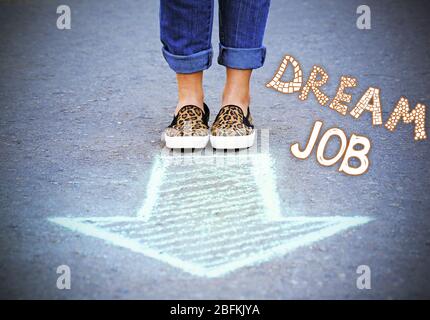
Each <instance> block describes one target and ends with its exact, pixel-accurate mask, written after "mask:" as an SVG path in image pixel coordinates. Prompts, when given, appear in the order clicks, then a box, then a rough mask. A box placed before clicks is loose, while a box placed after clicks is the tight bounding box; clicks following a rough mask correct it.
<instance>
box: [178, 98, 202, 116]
mask: <svg viewBox="0 0 430 320" xmlns="http://www.w3.org/2000/svg"><path fill="white" fill-rule="evenodd" d="M203 101H204V97H203V95H185V96H181V95H180V96H179V98H178V103H177V105H176V110H175V114H176V113H177V112H178V111H179V109H181V108H182V107H183V106H187V105H193V106H197V107H199V108H200V109H202V110H204V107H203V104H204V102H203Z"/></svg>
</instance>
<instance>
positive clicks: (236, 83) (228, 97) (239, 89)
mask: <svg viewBox="0 0 430 320" xmlns="http://www.w3.org/2000/svg"><path fill="white" fill-rule="evenodd" d="M226 70H227V76H226V81H225V86H224V92H223V95H222V102H221V105H222V106H227V105H236V106H239V107H240V108H241V109H242V110H243V112H244V114H246V113H247V110H248V106H249V103H250V100H251V96H250V92H249V83H250V80H251V73H252V69H247V70H239V69H233V68H226Z"/></svg>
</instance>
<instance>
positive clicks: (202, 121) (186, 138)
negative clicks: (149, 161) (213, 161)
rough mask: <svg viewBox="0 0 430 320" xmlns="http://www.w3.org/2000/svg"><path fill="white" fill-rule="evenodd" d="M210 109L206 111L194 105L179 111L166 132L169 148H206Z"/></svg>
mask: <svg viewBox="0 0 430 320" xmlns="http://www.w3.org/2000/svg"><path fill="white" fill-rule="evenodd" d="M208 121H209V108H208V106H207V105H206V104H204V111H203V110H202V109H200V108H199V107H197V106H194V105H186V106H183V107H182V108H181V109H179V111H178V113H177V114H176V115H175V116H174V117H173V121H172V123H171V124H170V126H168V127H167V128H166V130H165V131H164V138H165V140H166V146H167V147H168V148H173V149H176V148H181V149H182V148H184V149H185V148H204V147H206V145H207V143H208V141H209V125H208Z"/></svg>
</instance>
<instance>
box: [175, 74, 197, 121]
mask: <svg viewBox="0 0 430 320" xmlns="http://www.w3.org/2000/svg"><path fill="white" fill-rule="evenodd" d="M176 81H177V84H178V103H177V105H176V110H175V114H176V113H178V111H179V109H181V108H182V107H183V106H187V105H194V106H197V107H199V108H200V109H202V110H203V103H204V102H203V101H204V94H203V71H199V72H195V73H189V74H185V73H177V74H176Z"/></svg>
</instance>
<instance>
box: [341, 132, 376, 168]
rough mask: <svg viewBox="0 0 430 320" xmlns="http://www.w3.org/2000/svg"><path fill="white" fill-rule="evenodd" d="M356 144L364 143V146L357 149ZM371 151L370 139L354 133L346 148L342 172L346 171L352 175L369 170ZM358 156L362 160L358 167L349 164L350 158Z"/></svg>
mask: <svg viewBox="0 0 430 320" xmlns="http://www.w3.org/2000/svg"><path fill="white" fill-rule="evenodd" d="M356 145H362V146H363V148H362V149H360V150H357V149H355V148H354V147H355V146H356ZM369 151H370V141H369V139H368V138H366V137H363V136H357V135H355V134H353V135H352V136H351V139H349V144H348V148H347V149H346V152H345V156H344V157H343V161H342V164H341V165H340V167H339V171H340V172H342V171H343V172H345V173H346V174H349V175H352V176H359V175H361V174H363V173H365V172H366V171H367V169H368V168H369V158H368V157H367V154H368V153H369ZM351 158H356V159H358V160H360V165H359V166H358V167H351V166H350V165H349V159H351Z"/></svg>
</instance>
